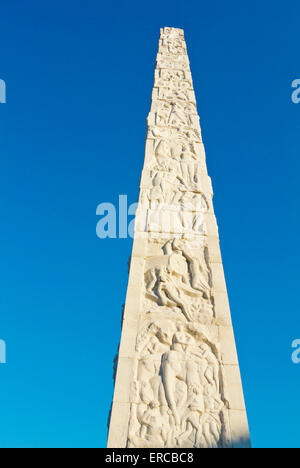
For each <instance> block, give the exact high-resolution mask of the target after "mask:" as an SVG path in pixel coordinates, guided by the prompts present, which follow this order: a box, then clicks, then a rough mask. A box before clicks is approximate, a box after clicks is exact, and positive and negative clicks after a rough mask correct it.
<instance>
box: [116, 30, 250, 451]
mask: <svg viewBox="0 0 300 468" xmlns="http://www.w3.org/2000/svg"><path fill="white" fill-rule="evenodd" d="M212 197H213V191H212V185H211V179H210V178H209V176H208V174H207V168H206V162H205V151H204V146H203V143H202V138H201V130H200V125H199V116H198V114H197V107H196V100H195V95H194V90H193V83H192V77H191V72H190V67H189V60H188V56H187V50H186V44H185V40H184V33H183V31H182V30H181V29H177V28H168V27H166V28H163V29H161V32H160V40H159V50H158V54H157V59H156V69H155V78H154V88H153V94H152V103H151V109H150V114H149V116H148V119H147V137H146V147H145V163H144V168H143V172H142V178H141V184H140V197H139V203H138V209H137V213H136V220H135V233H134V243H133V251H132V257H131V263H130V273H129V283H128V290H127V297H126V304H125V309H124V315H123V323H122V337H121V343H120V348H119V355H118V364H117V373H116V380H115V389H114V397H113V405H112V411H111V418H110V424H109V435H108V447H110V448H125V447H128V448H163V447H165V448H175V447H176V448H178V447H179V448H180V447H182V448H193V447H194V448H228V447H234V448H235V447H243V448H248V447H250V437H249V430H248V423H247V416H246V409H245V403H244V397H243V390H242V383H241V378H240V371H239V364H238V358H237V353H236V346H235V340H234V334H233V328H232V322H231V315H230V309H229V303H228V296H227V290H226V284H225V278H224V272H223V266H222V258H221V253H220V248H219V235H218V227H217V223H216V218H215V215H214V209H213V204H212ZM112 326H113V323H112Z"/></svg>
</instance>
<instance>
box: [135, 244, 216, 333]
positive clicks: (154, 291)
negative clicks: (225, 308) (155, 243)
mask: <svg viewBox="0 0 300 468" xmlns="http://www.w3.org/2000/svg"><path fill="white" fill-rule="evenodd" d="M162 254H163V256H159V257H155V258H153V259H149V261H148V262H147V263H146V271H145V304H144V307H145V310H146V311H147V312H148V313H150V314H157V313H159V314H164V315H166V317H175V318H180V319H181V320H183V321H188V322H199V323H204V324H211V323H212V322H213V318H214V312H213V298H212V295H211V288H212V284H211V273H210V269H209V266H208V263H207V260H206V256H207V252H206V246H205V245H203V248H202V252H201V255H202V256H201V255H198V256H197V257H195V256H194V255H193V253H192V251H191V250H190V248H189V243H188V242H187V241H185V240H182V239H178V238H174V239H172V240H169V241H168V242H166V243H165V245H164V246H163V248H162Z"/></svg>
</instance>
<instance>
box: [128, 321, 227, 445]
mask: <svg viewBox="0 0 300 468" xmlns="http://www.w3.org/2000/svg"><path fill="white" fill-rule="evenodd" d="M173 327H174V325H173V323H170V326H169V327H167V329H165V330H164V331H163V330H162V329H156V328H153V327H152V326H151V327H149V328H148V330H149V333H150V337H149V336H147V333H146V334H144V335H143V336H144V338H143V339H144V340H145V341H147V340H151V338H153V333H154V334H155V335H154V336H155V337H156V338H157V339H158V340H159V341H160V344H161V349H160V352H159V353H157V351H158V348H157V347H156V350H155V351H156V352H155V354H151V351H147V350H151V349H152V348H151V346H150V347H149V346H147V344H145V345H144V346H142V349H143V351H142V354H143V356H144V357H143V358H142V360H141V361H139V364H138V369H139V371H138V374H137V386H138V387H139V388H140V392H139V400H138V401H136V404H135V405H133V408H132V415H131V423H130V434H129V442H128V446H129V447H135V446H138V447H158V448H159V447H191V448H192V447H199V448H205V447H207V448H214V447H218V446H220V444H222V439H221V436H222V417H221V413H222V411H223V408H224V404H223V401H222V397H221V394H220V391H218V390H217V389H220V378H221V374H220V372H219V361H218V358H217V356H216V355H215V354H214V352H213V351H212V348H211V345H208V344H207V343H205V342H204V341H203V338H200V336H199V335H198V334H197V333H196V332H195V331H193V329H188V328H186V326H185V325H183V324H180V323H179V324H177V326H176V328H175V330H174V328H173ZM161 340H162V341H161ZM167 341H168V344H167ZM154 357H155V358H154ZM158 357H159V359H158ZM154 362H155V364H154ZM215 366H217V372H215ZM209 367H213V368H214V371H213V372H212V373H211V374H208V373H207V370H208V368H209ZM212 380H213V385H212Z"/></svg>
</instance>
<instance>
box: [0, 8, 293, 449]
mask: <svg viewBox="0 0 300 468" xmlns="http://www.w3.org/2000/svg"><path fill="white" fill-rule="evenodd" d="M299 16H300V4H299V1H289V0H287V1H285V2H282V1H277V0H275V1H274V0H273V1H258V0H251V1H243V2H241V1H237V0H236V1H232V0H228V1H226V2H225V1H221V0H218V1H213V0H211V1H209V2H208V1H205V2H204V1H202V0H191V1H188V2H183V1H178V0H172V1H171V0H167V1H164V0H160V1H157V0H153V1H151V2H149V3H146V2H141V1H124V2H122V1H120V0H117V1H115V2H101V1H99V0H98V1H96V0H84V1H79V0H72V1H71V0H60V1H58V0H51V1H43V2H41V1H37V0H36V1H33V0H28V1H27V2H24V1H23V0H19V1H15V0H2V2H1V5H0V44H1V58H0V78H2V79H4V80H5V81H6V83H7V104H5V105H2V104H1V105H0V148H1V159H0V180H1V183H0V207H1V220H2V223H1V224H2V227H1V231H0V235H1V242H0V258H1V267H0V283H1V295H0V311H1V312H0V338H1V339H4V340H5V341H6V343H7V361H8V363H7V364H6V365H0V395H1V398H0V421H1V423H0V446H1V447H104V446H105V444H106V422H107V417H108V411H109V407H110V402H111V398H112V390H113V386H112V385H113V381H112V367H113V358H114V356H115V353H116V350H117V346H118V342H119V338H120V321H121V308H122V304H123V302H124V299H125V292H126V286H127V260H128V257H129V255H130V252H131V240H130V239H125V240H124V239H121V240H114V239H112V240H100V239H98V238H97V237H96V233H95V227H96V222H97V219H98V218H97V217H96V215H95V212H96V206H97V205H98V204H99V203H101V202H104V201H107V202H113V203H117V200H118V195H119V194H127V195H128V200H129V202H130V203H132V202H135V201H136V200H137V196H138V182H139V177H140V172H141V169H142V164H143V156H144V155H143V150H144V136H145V119H146V116H147V113H148V111H149V105H150V96H151V89H152V84H153V69H154V60H155V55H156V52H157V45H158V35H159V28H160V27H162V26H175V27H180V28H184V30H185V36H186V41H187V45H188V51H189V57H190V61H191V67H192V73H193V79H194V85H195V90H196V96H197V101H198V109H199V113H200V118H201V125H202V130H203V137H204V142H205V146H206V152H207V163H208V169H209V173H210V175H211V177H212V179H213V186H214V191H215V199H214V203H215V210H216V215H217V218H218V223H219V227H220V236H221V247H222V253H223V260H224V266H225V273H226V279H227V284H228V290H229V295H230V303H231V309H232V316H233V322H234V326H235V332H236V336H237V345H238V353H239V358H240V365H241V372H242V376H243V383H244V391H245V397H246V403H247V409H248V417H249V423H250V430H251V436H252V441H253V445H254V446H255V447H261V446H267V447H278V446H280V447H283V446H291V447H299V446H300V435H299V420H300V400H299V384H300V365H299V366H297V365H294V364H292V362H291V352H292V350H291V342H292V340H293V339H296V338H300V313H299V312H300V297H299V264H300V252H299V226H300V221H299V205H298V203H299V171H300V161H299V155H300V138H299V137H300V132H299V130H300V104H299V105H295V104H293V103H292V101H291V91H292V90H291V82H292V81H293V80H294V79H296V78H300V68H299V42H300V41H299V40H300V37H299V36H300V29H299Z"/></svg>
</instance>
